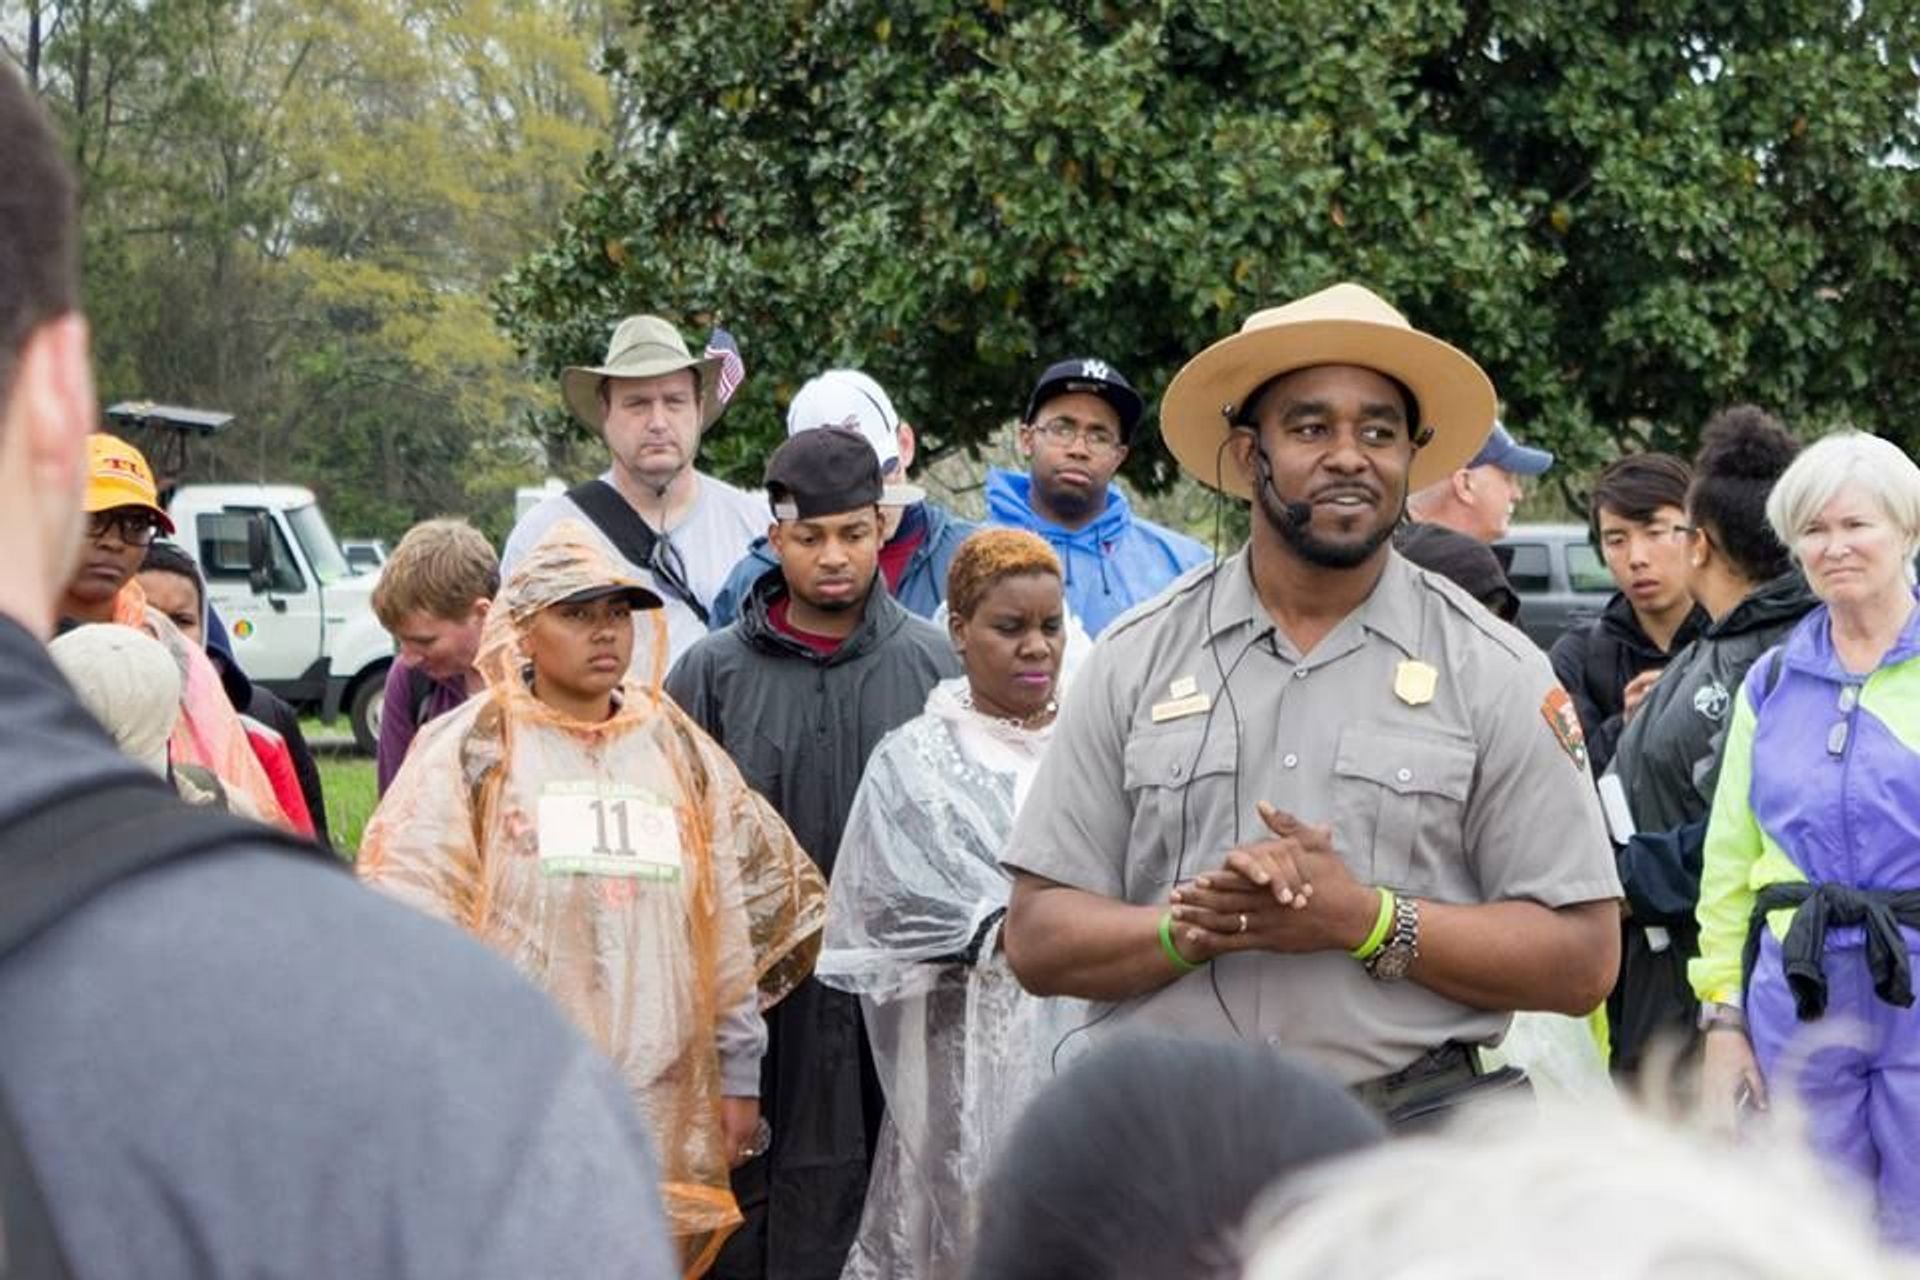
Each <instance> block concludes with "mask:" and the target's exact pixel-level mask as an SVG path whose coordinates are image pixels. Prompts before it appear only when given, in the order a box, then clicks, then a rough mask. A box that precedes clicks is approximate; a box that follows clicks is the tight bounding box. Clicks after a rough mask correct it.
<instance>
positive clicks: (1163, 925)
mask: <svg viewBox="0 0 1920 1280" xmlns="http://www.w3.org/2000/svg"><path fill="white" fill-rule="evenodd" d="M1160 949H1161V950H1162V951H1164V952H1166V953H1167V959H1168V961H1169V962H1171V963H1172V965H1173V967H1174V969H1175V970H1176V971H1177V972H1179V973H1194V972H1196V971H1197V970H1199V969H1200V968H1201V966H1200V965H1197V964H1195V963H1193V962H1192V961H1191V960H1189V959H1187V958H1186V957H1185V956H1183V955H1181V954H1180V948H1178V947H1176V946H1174V945H1173V912H1171V911H1169V912H1167V913H1166V914H1165V915H1163V916H1161V917H1160Z"/></svg>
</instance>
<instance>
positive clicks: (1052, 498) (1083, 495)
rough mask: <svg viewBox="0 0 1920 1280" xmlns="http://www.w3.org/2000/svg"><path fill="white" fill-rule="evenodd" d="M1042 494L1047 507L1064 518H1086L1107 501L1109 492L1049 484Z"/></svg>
mask: <svg viewBox="0 0 1920 1280" xmlns="http://www.w3.org/2000/svg"><path fill="white" fill-rule="evenodd" d="M1042 496H1043V497H1044V498H1045V499H1046V502H1047V508H1048V509H1049V510H1050V511H1052V512H1053V514H1054V515H1056V516H1059V517H1060V518H1061V519H1063V520H1084V519H1086V518H1087V517H1088V516H1090V515H1092V514H1093V512H1094V510H1095V509H1096V508H1097V507H1098V506H1099V505H1100V504H1102V503H1104V502H1105V501H1106V497H1107V492H1106V490H1105V489H1101V490H1099V491H1098V492H1095V491H1094V490H1092V489H1061V488H1055V487H1053V486H1050V485H1049V486H1047V487H1046V488H1045V489H1044V491H1043V494H1042Z"/></svg>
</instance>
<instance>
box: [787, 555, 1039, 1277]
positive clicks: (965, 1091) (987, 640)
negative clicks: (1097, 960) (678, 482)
mask: <svg viewBox="0 0 1920 1280" xmlns="http://www.w3.org/2000/svg"><path fill="white" fill-rule="evenodd" d="M947 604H948V609H949V618H948V629H949V632H950V633H951V635H952V637H953V643H954V648H955V649H956V650H958V651H959V654H960V659H961V663H962V665H963V666H964V667H965V669H966V675H965V676H963V677H961V678H960V679H958V680H949V681H946V682H945V683H942V684H940V685H937V686H936V687H935V688H934V690H933V692H932V693H931V694H930V695H929V697H928V699H927V709H926V712H925V714H923V715H921V716H919V717H918V718H916V719H914V720H912V721H909V722H908V723H907V724H905V725H903V726H901V727H900V728H899V729H897V730H895V731H894V732H893V733H891V734H888V735H887V737H886V738H884V739H882V740H881V742H880V745H879V746H878V747H876V748H875V749H874V752H873V755H872V757H871V758H870V759H869V760H868V762H867V770H866V774H865V776H864V777H863V778H862V779H861V783H860V790H859V792H858V794H857V795H856V796H855V797H854V802H853V811H852V813H851V814H850V816H849V817H848V819H847V829H846V835H845V836H844V838H843V839H842V841H841V845H840V852H839V858H838V860H837V861H836V862H835V864H834V874H833V886H832V889H831V902H830V905H829V908H828V912H827V937H826V944H825V947H824V949H823V950H822V952H821V956H820V964H819V968H818V970H817V976H818V977H819V978H820V980H821V981H822V982H824V983H826V984H827V985H829V986H833V987H838V988H839V989H841V990H843V991H850V992H854V993H857V994H858V995H859V996H860V997H861V1012H862V1014H863V1016H864V1018H865V1021H866V1027H867V1034H868V1037H869V1039H870V1040H871V1042H872V1045H873V1056H874V1063H875V1065H876V1067H877V1068H878V1070H879V1073H880V1082H881V1086H882V1087H883V1089H884V1090H885V1092H886V1097H887V1118H886V1124H885V1126H884V1127H883V1129H882V1130H881V1134H880V1139H879V1150H878V1151H877V1153H876V1155H875V1158H874V1165H873V1176H872V1179H871V1181H870V1183H869V1186H868V1189H867V1201H866V1208H865V1212H864V1214H863V1215H862V1217H861V1222H860V1233H859V1237H858V1239H857V1240H856V1241H855V1243H854V1247H853V1251H852V1253H851V1254H850V1255H849V1257H848V1260H847V1265H846V1269H845V1270H844V1271H843V1272H842V1273H841V1274H842V1275H843V1276H844V1277H848V1278H858V1280H867V1278H869V1277H871V1278H874V1280H879V1278H882V1277H884V1278H886V1280H916V1278H926V1277H947V1276H957V1275H961V1274H963V1272H964V1267H965V1265H966V1255H967V1252H968V1249H969V1245H970V1242H971V1239H972V1236H973V1223H974V1216H975V1210H974V1196H975V1194H976V1192H977V1189H978V1187H979V1184H980V1181H981V1177H982V1175H983V1174H984V1172H985V1169H986V1167H987V1164H988V1162H989V1160H990V1159H991V1157H992V1154H993V1151H994V1149H995V1144H996V1141H997V1140H998V1139H999V1138H1000V1137H1001V1136H1002V1135H1004V1134H1005V1132H1006V1131H1007V1129H1008V1127H1009V1126H1010V1125H1011V1123H1012V1121H1013V1119H1014V1118H1015V1117H1016V1116H1017V1115H1018V1113H1019V1110H1020V1107H1021V1105H1022V1104H1023V1103H1024V1102H1025V1100H1026V1099H1027V1098H1028V1097H1029V1096H1030V1095H1031V1094H1032V1093H1033V1092H1034V1091H1035V1090H1037V1089H1038V1088H1039V1087H1040V1085H1041V1084H1042V1083H1044V1079H1045V1077H1046V1076H1047V1075H1048V1074H1049V1064H1048V1054H1049V1052H1050V1050H1051V1048H1052V1045H1053V1041H1054V1037H1053V1036H1052V1035H1050V1034H1048V1028H1049V1027H1050V1026H1051V1025H1052V1023H1053V1022H1054V1021H1056V1020H1058V1019H1059V1018H1061V1017H1064V1016H1065V1015H1064V1011H1063V1009H1062V1006H1064V1005H1067V1004H1069V1003H1072V1002H1064V1001H1042V1000H1038V999H1036V998H1035V997H1032V996H1029V995H1027V994H1026V993H1025V992H1024V991H1022V990H1021V988H1020V984H1019V982H1018V981H1017V980H1016V979H1015V978H1014V976H1013V973H1012V970H1011V969H1009V968H1008V966H1007V962H1006V958H1005V956H1004V954H1003V953H1002V952H1001V950H1000V923H1001V921H1002V919H1003V918H1004V916H1005V914H1006V907H1007V896H1008V892H1009V889H1010V887H1011V881H1010V880H1009V878H1008V876H1007V874H1006V873H1005V872H1004V871H1002V870H1001V869H1000V864H999V862H998V860H997V859H998V857H999V854H1000V849H1001V846H1002V845H1003V844H1004V843H1005V841H1006V838H1007V835H1008V834H1009V832H1010V831H1011V830H1012V827H1013V818H1014V814H1015V812H1016V811H1017V810H1018V808H1019V804H1020V801H1021V800H1022V799H1024V797H1025V793H1026V788H1027V786H1028V785H1029V784H1030V783H1031V781H1032V778H1033V773H1034V770H1035V769H1036V768H1037V767H1038V766H1039V763H1040V757H1041V754H1042V752H1043V751H1044V750H1045V749H1046V746H1047V742H1048V739H1049V737H1050V735H1051V733H1052V728H1053V719H1054V714H1055V711H1056V694H1057V683H1058V680H1059V673H1060V661H1061V655H1062V651H1063V648H1064V644H1065V641H1064V635H1065V631H1064V623H1063V616H1064V605H1063V602H1062V584H1061V576H1060V564H1059V561H1058V559H1057V558H1056V557H1055V556H1054V553H1053V552H1052V550H1050V549H1049V548H1048V546H1047V545H1046V543H1045V542H1043V541H1041V540H1040V539H1039V538H1037V537H1035V536H1034V535H1032V534H1030V533H1026V532H1023V531H1019V530H1013V529H985V530H982V531H980V532H979V533H976V534H974V535H972V536H971V537H969V538H968V539H967V540H966V542H965V543H963V544H962V545H961V547H960V550H959V551H958V552H957V553H955V555H954V559H953V563H952V566H951V568H950V569H949V571H948V579H947Z"/></svg>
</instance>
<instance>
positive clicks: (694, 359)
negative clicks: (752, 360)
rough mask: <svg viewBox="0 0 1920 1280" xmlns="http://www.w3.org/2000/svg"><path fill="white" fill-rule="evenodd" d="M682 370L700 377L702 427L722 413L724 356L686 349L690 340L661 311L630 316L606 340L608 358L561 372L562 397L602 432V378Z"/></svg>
mask: <svg viewBox="0 0 1920 1280" xmlns="http://www.w3.org/2000/svg"><path fill="white" fill-rule="evenodd" d="M679 369H693V370H697V371H698V373H699V377H700V430H702V431H705V430H706V429H707V428H708V427H710V426H712V425H713V424H714V423H715V422H716V421H717V420H718V419H719V417H720V411H721V409H722V408H723V407H724V406H723V405H722V404H721V403H720V359H719V357H718V356H715V357H712V358H703V357H700V356H696V355H694V354H693V353H692V352H691V351H688V350H687V340H686V339H685V338H682V337H681V336H680V330H678V329H676V328H675V327H674V326H673V324H672V323H671V322H670V321H666V320H662V319H661V318H660V317H659V316H628V317H627V318H626V319H625V320H622V321H621V322H620V327H619V328H617V329H615V330H614V331H613V338H612V340H611V341H609V342H608V343H607V359H606V363H604V364H600V365H570V366H568V367H567V368H565V369H562V370H561V371H560V398H561V399H563V400H565V401H566V402H567V408H569V409H571V410H573V416H574V417H576V418H578V419H580V421H582V422H584V423H586V424H587V425H588V426H589V427H592V428H593V429H594V430H595V431H598V430H599V429H600V428H601V427H602V426H603V425H604V424H605V421H606V416H607V415H606V410H604V409H602V408H601V407H600V379H602V378H658V377H660V376H661V375H662V374H668V373H673V372H674V371H676V370H679Z"/></svg>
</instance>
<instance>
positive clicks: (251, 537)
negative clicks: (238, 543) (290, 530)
mask: <svg viewBox="0 0 1920 1280" xmlns="http://www.w3.org/2000/svg"><path fill="white" fill-rule="evenodd" d="M271 546H272V544H271V543H269V542H268V541H267V517H266V513H265V512H261V511H255V512H254V513H252V514H251V515H249V516H248V517H247V585H248V586H250V587H252V588H253V592H254V594H255V595H265V594H266V593H267V592H268V590H270V589H271V588H272V586H273V563H272V558H271V557H272V551H271Z"/></svg>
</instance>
